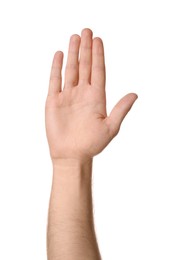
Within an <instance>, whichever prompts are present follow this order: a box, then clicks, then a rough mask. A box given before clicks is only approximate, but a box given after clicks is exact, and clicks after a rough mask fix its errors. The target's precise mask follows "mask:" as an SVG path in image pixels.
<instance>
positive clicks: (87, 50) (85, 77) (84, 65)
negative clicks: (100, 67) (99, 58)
mask: <svg viewBox="0 0 172 260" xmlns="http://www.w3.org/2000/svg"><path fill="white" fill-rule="evenodd" d="M92 34H93V33H92V31H91V30H90V29H84V30H83V31H82V33H81V48H80V62H79V81H80V82H86V83H90V76H91V63H92Z"/></svg>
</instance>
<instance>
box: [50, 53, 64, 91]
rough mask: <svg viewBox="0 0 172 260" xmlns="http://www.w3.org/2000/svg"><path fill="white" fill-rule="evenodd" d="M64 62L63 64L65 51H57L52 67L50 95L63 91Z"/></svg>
mask: <svg viewBox="0 0 172 260" xmlns="http://www.w3.org/2000/svg"><path fill="white" fill-rule="evenodd" d="M62 64H63V52H61V51H57V52H56V53H55V55H54V59H53V63H52V67H51V73H50V81H49V90H48V95H53V94H56V93H58V92H60V91H61V84H62V76H61V70H62Z"/></svg>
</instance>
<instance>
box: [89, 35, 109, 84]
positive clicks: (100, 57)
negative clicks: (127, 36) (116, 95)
mask: <svg viewBox="0 0 172 260" xmlns="http://www.w3.org/2000/svg"><path fill="white" fill-rule="evenodd" d="M105 80H106V75H105V60H104V47H103V42H102V40H101V39H100V38H98V37H96V38H94V39H93V46H92V72H91V85H92V86H96V87H98V88H100V89H104V88H105Z"/></svg>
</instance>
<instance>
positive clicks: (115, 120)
mask: <svg viewBox="0 0 172 260" xmlns="http://www.w3.org/2000/svg"><path fill="white" fill-rule="evenodd" d="M137 98H138V96H137V95H136V94H134V93H130V94H127V95H126V96H124V97H123V98H122V99H121V100H120V101H119V102H118V103H117V104H116V105H115V106H114V108H113V109H112V111H111V113H110V115H109V126H110V128H111V131H112V134H113V136H115V135H117V133H118V131H119V129H120V126H121V123H122V121H123V119H124V118H125V116H126V115H127V113H128V112H129V111H130V109H131V107H132V105H133V104H134V102H135V101H136V99H137Z"/></svg>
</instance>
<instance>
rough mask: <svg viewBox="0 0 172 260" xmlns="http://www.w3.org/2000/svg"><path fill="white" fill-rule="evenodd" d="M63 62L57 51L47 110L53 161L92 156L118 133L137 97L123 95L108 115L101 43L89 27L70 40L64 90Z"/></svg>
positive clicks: (134, 95) (51, 76)
mask: <svg viewBox="0 0 172 260" xmlns="http://www.w3.org/2000/svg"><path fill="white" fill-rule="evenodd" d="M62 63H63V53H62V52H59V51H58V52H56V53H55V55H54V59H53V64H52V69H51V75H50V82H49V91H48V96H47V100H46V110H45V112H46V113H45V114H46V133H47V138H48V143H49V148H50V154H51V158H52V160H53V161H56V160H57V159H66V158H67V159H79V160H80V159H81V160H82V159H87V158H88V159H89V158H93V157H94V156H95V155H97V154H98V153H100V152H101V151H102V150H103V149H104V148H105V147H106V146H107V144H108V143H109V142H110V141H111V140H112V139H113V138H114V137H115V136H116V135H117V133H118V131H119V129H120V125H121V123H122V121H123V119H124V117H125V116H126V114H127V113H128V111H129V110H130V108H131V107H132V105H133V103H134V101H135V100H136V99H137V95H136V94H133V93H131V94H128V95H126V96H125V97H123V98H122V99H121V100H120V101H119V102H118V103H117V104H116V105H115V106H114V108H113V109H112V111H111V113H110V115H109V116H108V115H107V113H106V95H105V61H104V48H103V42H102V40H101V39H100V38H94V39H93V38H92V31H91V30H90V29H84V30H83V31H82V33H81V37H80V36H79V35H72V36H71V39H70V43H69V50H68V59H67V65H66V70H65V80H64V87H63V89H62V76H61V70H62Z"/></svg>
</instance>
